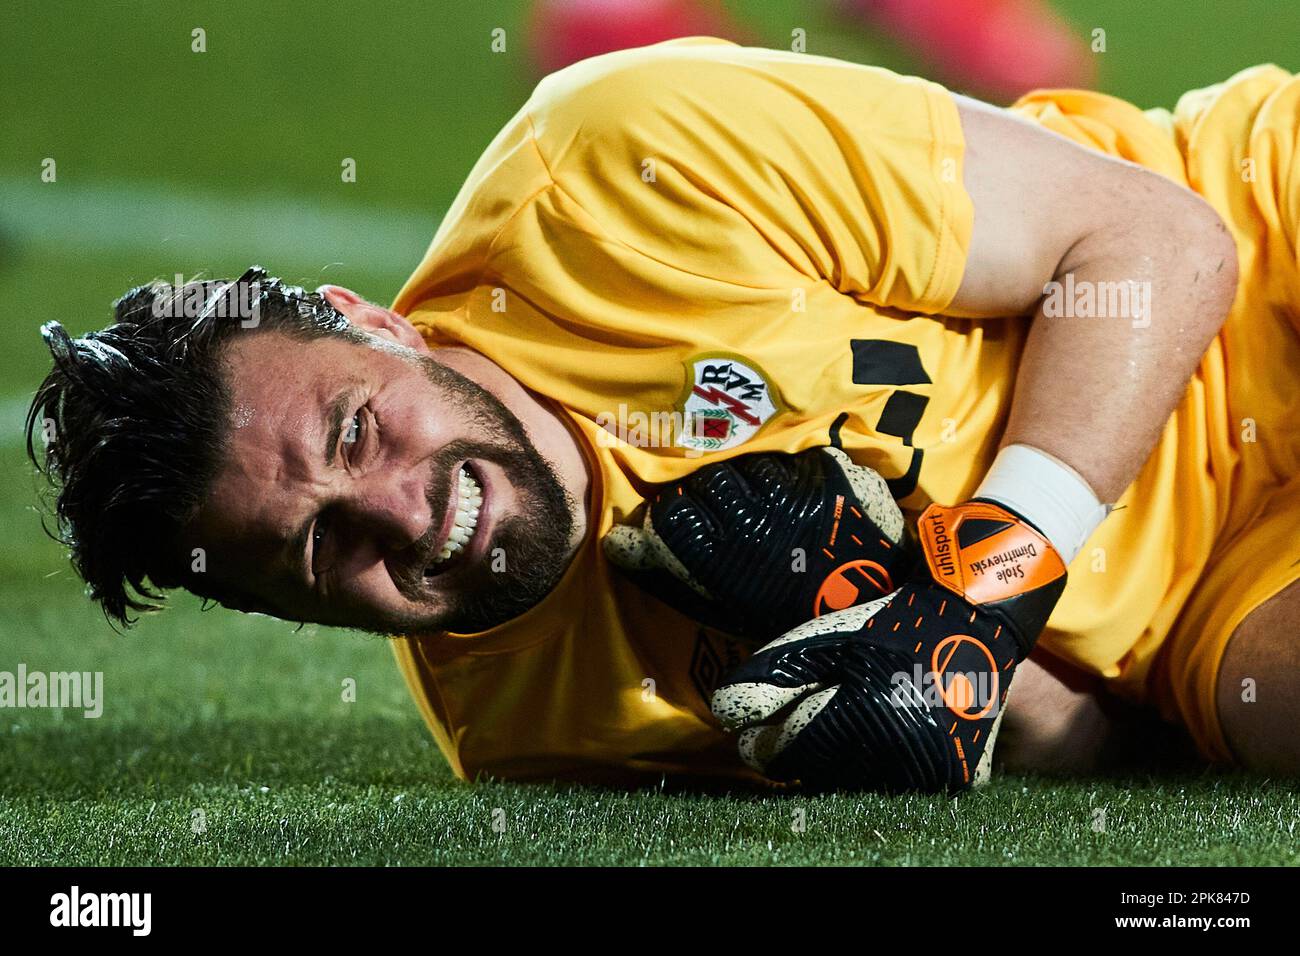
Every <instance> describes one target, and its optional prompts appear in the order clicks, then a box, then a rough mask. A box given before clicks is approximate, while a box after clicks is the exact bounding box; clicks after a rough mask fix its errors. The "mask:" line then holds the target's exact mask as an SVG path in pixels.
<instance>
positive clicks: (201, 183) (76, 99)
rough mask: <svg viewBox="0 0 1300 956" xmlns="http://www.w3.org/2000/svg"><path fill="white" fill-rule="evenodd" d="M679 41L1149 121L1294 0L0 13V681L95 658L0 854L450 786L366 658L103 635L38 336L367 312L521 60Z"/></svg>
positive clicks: (322, 650)
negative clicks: (280, 307)
mask: <svg viewBox="0 0 1300 956" xmlns="http://www.w3.org/2000/svg"><path fill="white" fill-rule="evenodd" d="M195 31H202V32H201V33H200V34H196V33H195ZM692 33H713V34H716V35H722V36H726V37H729V38H733V39H737V40H741V41H744V42H748V43H752V44H756V45H764V46H771V47H781V48H785V49H790V48H791V47H792V46H796V47H797V48H801V49H802V50H803V51H804V52H807V53H814V54H824V55H830V56H836V57H841V58H845V59H850V60H855V61H859V62H864V63H874V64H879V65H883V66H887V67H890V68H893V69H896V70H900V71H904V72H915V73H922V74H924V75H926V76H930V77H932V78H934V79H939V80H942V81H944V82H945V83H947V84H948V85H949V86H951V87H952V88H954V89H957V90H961V91H964V92H969V93H972V94H975V95H979V96H983V97H985V98H988V99H990V100H992V101H995V102H1000V103H1007V102H1010V101H1011V100H1012V99H1014V97H1015V96H1016V95H1018V94H1019V93H1021V92H1024V91H1025V90H1027V89H1028V88H1030V87H1033V86H1036V85H1092V86H1095V87H1097V88H1099V89H1102V90H1105V91H1108V92H1111V93H1115V94H1117V95H1119V96H1122V97H1125V98H1128V99H1130V100H1132V101H1133V102H1135V103H1137V104H1138V105H1140V106H1143V107H1149V106H1172V105H1173V104H1174V102H1175V101H1176V99H1177V97H1178V96H1179V94H1181V93H1182V92H1184V91H1185V90H1187V89H1190V88H1194V87H1198V86H1204V85H1207V84H1210V83H1214V82H1217V81H1219V80H1222V79H1224V78H1226V77H1227V76H1229V75H1230V74H1232V73H1233V72H1235V71H1237V70H1239V69H1241V68H1243V67H1246V66H1249V65H1252V64H1255V63H1259V62H1262V61H1273V62H1276V63H1279V64H1280V65H1282V66H1284V67H1287V68H1291V69H1295V68H1300V4H1297V3H1294V2H1293V0H1278V2H1267V0H1227V2H1211V0H1143V2H1141V3H1137V2H1133V0H1050V2H1049V0H727V2H725V3H711V2H704V0H693V2H688V0H635V2H634V0H536V2H529V0H473V2H460V0H436V2H417V0H398V2H382V3H380V2H375V3H364V4H363V3H356V2H340V0H312V2H310V3H307V2H302V3H298V2H277V3H273V4H262V3H251V2H247V0H223V2H220V3H217V2H206V3H204V2H187V0H168V2H162V0H139V2H106V0H77V2H72V0H62V2H59V0H5V2H4V4H3V5H0V133H2V135H0V305H2V306H3V308H2V309H0V323H3V326H2V331H3V341H4V347H3V348H0V526H2V527H3V528H4V533H5V546H4V547H3V548H0V671H14V670H15V669H16V667H17V666H18V664H19V663H20V662H21V663H25V664H26V666H27V667H28V668H29V669H30V670H41V669H44V670H89V671H103V672H104V673H105V694H106V698H107V699H106V704H105V714H104V717H103V718H101V719H100V720H98V721H83V720H82V719H81V718H80V717H79V716H78V717H72V716H68V715H64V714H61V713H60V712H58V711H43V712H37V711H28V710H24V711H17V710H10V711H0V801H8V806H9V807H10V808H11V809H12V807H13V806H14V805H15V804H14V801H18V802H19V803H21V804H22V806H23V807H24V809H23V811H22V813H21V814H17V815H6V813H5V812H3V808H4V806H5V805H6V804H5V803H4V802H0V846H5V845H7V844H9V840H10V839H17V838H18V837H19V836H20V835H21V834H18V833H17V832H16V830H15V828H21V827H24V826H30V824H31V821H32V820H33V819H39V820H48V819H52V818H53V816H57V814H58V813H59V812H61V811H60V809H59V807H60V806H61V801H66V800H72V801H76V800H79V799H81V798H83V797H96V796H103V795H105V794H106V793H111V792H114V791H120V792H127V791H131V792H145V793H148V792H151V791H155V792H159V793H164V792H168V791H169V790H174V789H175V788H181V789H187V788H199V789H202V788H204V787H208V786H219V785H223V784H224V783H229V782H231V781H234V782H236V783H238V785H239V786H240V787H242V786H245V785H247V786H249V787H252V786H253V785H254V783H255V782H257V781H259V780H263V779H267V780H269V779H274V780H275V781H276V782H277V783H278V784H279V785H292V784H293V783H294V782H295V781H299V782H308V781H318V780H320V779H321V778H322V777H324V778H325V779H326V780H334V781H336V782H339V783H340V784H349V783H350V784H352V785H356V786H361V787H364V786H370V785H373V784H375V783H376V781H380V782H383V781H388V782H394V781H395V782H397V783H401V782H402V781H406V780H411V779H417V780H422V779H426V778H430V777H438V776H440V775H443V774H445V770H444V769H442V768H441V761H440V760H439V759H438V757H437V754H436V750H435V749H434V748H433V747H432V744H431V742H430V741H429V740H428V737H427V734H426V733H425V732H424V730H423V727H422V725H421V723H420V721H419V718H418V715H417V714H416V711H415V708H414V706H413V705H412V704H411V703H410V702H409V701H408V700H407V697H406V694H405V690H404V688H403V687H402V686H401V682H400V678H399V676H398V674H397V671H396V669H395V667H394V666H393V665H392V662H391V659H390V657H389V654H388V651H387V649H386V647H385V646H384V644H383V642H382V641H379V640H377V639H375V638H367V637H361V636H357V635H353V636H349V635H344V634H340V633H337V632H325V631H321V632H318V631H317V630H316V629H315V628H310V627H308V628H304V629H301V630H298V631H295V629H294V628H292V627H291V626H289V625H287V624H283V623H280V622H275V621H270V620H267V619H263V618H254V617H247V616H240V615H235V614H230V613H226V612H223V611H220V610H218V611H213V612H210V613H200V612H199V609H198V607H197V602H196V601H194V600H192V599H190V598H188V597H185V596H178V597H177V598H176V600H175V604H176V608H174V609H173V610H172V611H170V612H168V613H166V614H164V615H161V616H158V617H157V618H155V619H150V620H146V621H144V622H143V623H142V625H141V626H140V627H138V628H137V629H136V631H135V632H134V633H131V634H129V635H125V636H122V635H118V634H115V633H114V632H113V631H112V630H111V629H110V628H109V626H108V625H107V624H106V623H105V621H104V619H103V617H102V616H101V615H100V613H99V612H98V611H97V610H96V609H95V608H94V607H92V606H91V605H90V604H89V603H88V602H87V601H86V600H85V598H84V597H83V595H82V591H81V586H80V584H79V582H77V581H76V580H75V579H74V577H73V575H72V574H71V572H70V571H69V569H68V566H67V562H66V559H65V557H64V556H63V554H62V552H61V549H60V548H59V547H58V546H56V545H55V544H53V543H52V542H50V541H49V540H48V539H46V538H45V537H44V536H43V535H42V534H41V531H40V521H39V518H38V515H37V513H36V510H35V492H36V489H37V487H38V482H37V481H36V480H35V479H34V477H33V474H32V470H31V468H30V466H29V465H28V464H27V463H26V462H25V460H24V458H23V455H22V450H21V440H20V438H21V430H22V419H23V416H24V413H25V410H26V406H27V402H28V400H29V398H30V395H31V393H32V391H33V389H34V388H35V386H36V385H37V383H38V382H39V381H40V378H41V376H42V375H43V373H44V371H45V369H46V367H47V359H46V357H45V351H44V347H43V345H42V344H41V342H40V340H39V337H38V335H37V327H38V325H39V324H40V323H42V322H45V321H47V320H50V319H58V320H59V321H61V322H63V323H64V324H65V325H67V326H68V327H69V328H71V329H72V330H74V331H76V332H82V331H86V330H90V329H94V328H99V327H101V326H103V325H104V324H105V323H106V322H107V320H108V319H109V317H110V303H111V301H112V300H113V299H114V298H116V297H117V296H118V295H120V294H121V293H123V292H124V291H126V290H127V289H128V288H129V287H131V286H133V285H136V284H138V283H141V282H144V281H147V280H150V279H153V278H157V277H162V278H171V277H173V276H174V275H176V274H177V273H180V274H183V275H184V276H185V277H186V278H192V277H194V276H196V275H204V276H209V277H215V276H224V275H233V274H237V273H239V272H241V271H242V270H243V269H244V268H245V267H246V266H248V265H249V264H250V263H252V262H258V263H261V264H263V265H265V266H266V267H267V268H268V269H269V270H270V271H271V272H272V273H273V274H279V275H281V276H283V277H285V278H287V279H290V280H292V281H295V282H299V283H301V284H303V285H306V286H308V287H311V288H314V287H315V286H316V285H319V284H320V283H323V282H327V281H328V282H337V283H342V284H344V285H348V286H351V287H352V288H355V289H357V290H358V291H359V292H361V293H362V294H364V295H365V296H367V297H369V298H372V299H374V300H376V301H379V302H385V303H386V302H388V301H390V300H391V298H392V297H393V296H394V294H395V293H396V291H397V289H398V288H399V286H400V284H401V283H402V281H403V279H404V278H405V277H406V276H407V274H408V272H409V271H410V270H411V269H413V268H414V266H415V265H416V263H417V262H418V261H419V258H420V256H421V254H422V252H423V250H424V248H425V246H426V245H427V243H428V241H429V239H430V238H431V237H432V235H433V232H434V230H435V228H436V227H437V225H438V222H439V219H440V216H441V215H442V212H443V210H445V209H446V208H447V206H448V205H449V204H450V202H451V200H452V199H453V197H454V195H455V193H456V190H457V188H458V187H459V185H460V183H461V181H462V180H463V178H464V177H465V175H466V173H467V172H468V171H469V168H470V166H471V165H472V163H473V162H474V160H475V158H476V157H477V156H478V155H479V153H480V151H481V150H482V149H483V148H484V147H485V146H486V145H487V143H488V142H489V141H490V140H491V138H492V136H493V135H494V133H495V132H496V131H497V129H498V128H499V127H500V126H501V124H502V123H503V122H504V121H505V120H506V119H508V118H509V117H510V116H511V115H512V114H513V113H514V112H515V111H516V110H517V109H518V108H519V106H520V105H521V103H522V102H523V100H524V99H525V97H526V96H527V94H528V92H529V90H530V88H531V86H532V84H533V83H534V82H535V81H536V79H537V78H538V76H539V75H540V74H541V73H542V72H543V71H545V70H547V69H551V68H554V67H557V66H560V65H563V64H564V63H566V62H569V61H571V60H572V59H574V58H577V57H581V56H585V55H588V54H592V53H597V52H602V51H604V50H607V49H612V48H616V47H620V46H633V45H639V44H641V43H647V42H654V41H657V40H661V39H665V38H667V37H669V36H675V35H688V34H692ZM494 41H495V43H494ZM200 45H201V46H202V47H203V51H202V52H198V51H197V47H198V46H200ZM494 47H495V48H494ZM349 159H350V160H353V161H355V169H356V175H355V182H345V181H344V179H343V176H342V172H343V163H344V162H345V160H349ZM140 533H141V534H148V533H149V529H147V528H142V529H140ZM349 679H350V680H354V681H356V686H357V697H356V700H355V702H348V701H344V700H343V699H342V694H341V692H340V688H341V686H342V684H343V682H344V681H346V680H349ZM74 720H75V721H76V730H77V731H78V732H77V733H75V734H70V733H68V732H67V731H68V730H69V729H71V728H69V727H68V726H67V724H68V723H69V722H70V721H74ZM52 796H53V797H56V798H57V800H54V799H52ZM24 801H25V802H24ZM87 812H90V811H87ZM150 812H151V813H152V811H150ZM23 821H26V822H25V823H24V822H23ZM56 832H57V828H53V827H51V828H50V830H49V831H48V832H47V834H46V836H45V839H47V840H55V841H57V840H58V839H59V837H58V836H57V835H55V834H56ZM104 839H105V840H110V839H111V838H110V837H108V836H105V837H104ZM100 851H102V852H103V853H105V854H109V855H110V856H111V853H110V852H109V851H108V850H107V849H105V848H102V847H101V848H100V849H99V850H95V849H94V848H93V847H92V851H91V858H93V857H94V853H95V852H100ZM10 852H12V851H10ZM51 852H54V851H53V850H51ZM3 855H4V854H3V853H0V857H2V856H3Z"/></svg>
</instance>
